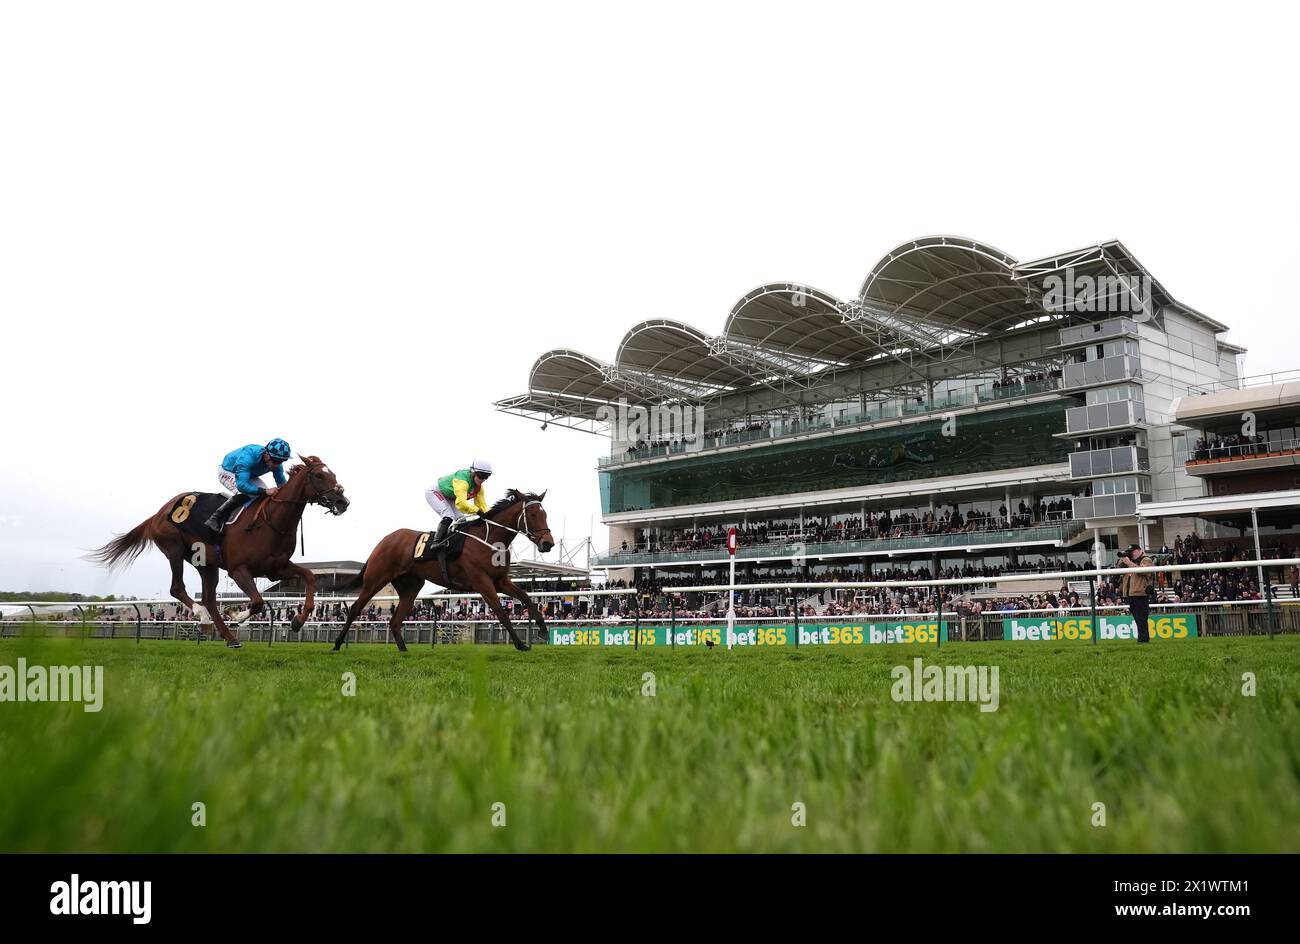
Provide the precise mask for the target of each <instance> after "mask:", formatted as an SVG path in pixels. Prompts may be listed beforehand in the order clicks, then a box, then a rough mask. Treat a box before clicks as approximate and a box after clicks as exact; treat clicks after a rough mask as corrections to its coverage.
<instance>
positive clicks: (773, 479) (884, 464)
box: [599, 402, 1069, 514]
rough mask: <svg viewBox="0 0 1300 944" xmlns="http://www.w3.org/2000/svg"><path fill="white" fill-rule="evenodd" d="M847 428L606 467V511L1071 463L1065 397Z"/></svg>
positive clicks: (603, 487) (603, 474)
mask: <svg viewBox="0 0 1300 944" xmlns="http://www.w3.org/2000/svg"><path fill="white" fill-rule="evenodd" d="M949 422H950V423H951V424H952V425H950V426H949V427H948V428H947V430H946V432H949V433H951V435H945V421H944V420H943V419H941V418H936V419H934V420H932V421H929V422H924V423H912V424H908V425H906V426H901V427H893V428H890V429H873V430H864V431H861V432H847V431H846V432H845V433H843V434H841V435H837V436H831V437H828V438H826V439H821V440H817V441H814V442H793V443H785V444H775V443H774V444H773V445H771V446H762V447H757V448H754V449H750V450H745V451H742V452H738V453H723V454H721V455H712V456H698V457H697V456H691V457H688V458H683V459H679V460H676V461H674V462H669V463H664V464H659V465H653V466H642V467H635V468H625V469H611V470H609V471H602V472H600V473H599V475H600V479H601V483H600V485H601V487H600V492H601V501H602V503H603V510H604V513H605V514H617V513H618V512H625V511H640V510H644V509H651V508H671V507H675V506H681V505H695V504H714V503H717V502H723V501H734V500H738V499H745V498H767V497H772V496H779V495H786V494H788V495H797V494H802V493H805V492H818V491H825V490H828V489H838V488H852V487H855V486H864V485H880V484H885V483H889V482H897V481H906V480H914V479H929V478H939V477H941V476H948V475H965V474H974V473H979V472H992V471H999V470H1003V469H1013V468H1018V467H1022V466H1027V465H1049V464H1055V463H1064V462H1066V461H1068V457H1069V444H1068V443H1067V442H1066V441H1064V440H1062V439H1057V438H1054V434H1056V433H1061V432H1064V431H1065V404H1064V403H1063V402H1056V403H1044V404H1035V405H1033V406H1026V407H1014V408H1009V409H1004V410H995V411H990V412H989V413H985V414H978V413H977V414H973V415H966V416H957V417H954V418H952V419H951V420H950V421H949Z"/></svg>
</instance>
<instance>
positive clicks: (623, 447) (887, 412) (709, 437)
mask: <svg viewBox="0 0 1300 944" xmlns="http://www.w3.org/2000/svg"><path fill="white" fill-rule="evenodd" d="M1061 385H1062V381H1061V378H1060V377H1048V378H1047V379H1045V380H1040V381H1035V382H1033V383H1022V384H1017V385H1014V386H1011V385H1008V386H1005V387H998V388H997V389H990V390H978V391H976V390H969V391H964V392H961V393H952V392H950V393H949V394H948V395H946V396H936V397H935V398H934V403H933V405H932V404H931V403H930V402H929V401H926V400H922V402H920V403H917V402H916V400H915V399H911V398H905V399H896V400H877V401H874V402H872V403H869V404H867V406H866V408H865V409H863V408H860V407H859V408H854V409H852V410H847V409H846V410H845V411H844V412H843V414H842V415H840V416H836V417H833V418H832V417H828V416H826V415H824V414H818V415H817V416H816V417H814V418H812V419H809V420H801V421H792V422H787V423H783V424H782V423H775V424H774V423H766V424H764V425H763V426H762V427H761V428H759V429H741V430H730V431H726V432H721V433H708V434H705V435H704V436H702V437H699V438H697V439H696V440H694V441H692V442H689V443H687V442H684V441H681V440H678V441H676V442H671V443H662V444H659V445H654V446H642V447H640V448H637V449H631V446H632V444H631V443H627V442H616V443H614V445H613V452H612V453H611V454H610V455H608V456H601V457H600V459H599V460H598V461H599V464H600V466H601V467H602V468H603V467H605V466H611V465H622V464H623V463H627V462H639V461H641V460H642V459H658V458H662V457H664V456H678V455H695V454H698V453H700V452H704V451H706V450H710V449H721V448H723V447H726V446H737V445H742V444H744V443H750V442H757V441H759V440H765V441H771V442H782V441H784V440H786V439H788V438H790V437H793V436H800V435H806V434H807V433H816V432H822V431H824V430H831V429H855V428H857V427H860V426H869V425H870V424H872V423H879V422H882V421H884V420H891V419H901V418H905V417H909V416H923V415H925V414H927V413H946V412H948V411H949V410H956V409H962V408H965V407H969V406H977V405H979V404H981V403H997V402H1000V401H1003V400H1013V399H1016V398H1017V397H1027V396H1033V395H1035V394H1039V393H1052V392H1054V391H1057V390H1060V389H1061Z"/></svg>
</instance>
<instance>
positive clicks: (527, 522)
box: [506, 488, 555, 554]
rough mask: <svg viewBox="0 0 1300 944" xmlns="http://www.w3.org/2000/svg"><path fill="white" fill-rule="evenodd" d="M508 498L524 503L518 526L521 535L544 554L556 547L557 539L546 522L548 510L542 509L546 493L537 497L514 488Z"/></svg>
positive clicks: (507, 495) (520, 511)
mask: <svg viewBox="0 0 1300 944" xmlns="http://www.w3.org/2000/svg"><path fill="white" fill-rule="evenodd" d="M506 497H507V498H511V499H514V500H515V501H518V502H522V503H523V507H522V508H521V509H520V510H519V523H518V524H517V525H516V527H517V528H518V530H519V533H520V534H522V535H523V536H524V537H526V538H528V540H530V541H532V542H533V544H535V545H537V549H538V550H539V551H541V552H542V553H543V554H545V553H546V552H547V551H549V550H550V549H551V548H553V547H555V537H554V535H552V534H551V526H550V525H549V524H547V522H546V509H545V508H543V507H542V499H544V498H545V497H546V493H545V492H542V493H541V494H540V495H537V494H534V493H532V492H520V491H516V490H515V489H513V488H512V489H511V490H510V491H509V492H507V493H506Z"/></svg>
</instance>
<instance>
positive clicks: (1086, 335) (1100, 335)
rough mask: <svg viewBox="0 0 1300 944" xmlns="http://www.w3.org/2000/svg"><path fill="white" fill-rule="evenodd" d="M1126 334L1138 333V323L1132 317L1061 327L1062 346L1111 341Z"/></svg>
mask: <svg viewBox="0 0 1300 944" xmlns="http://www.w3.org/2000/svg"><path fill="white" fill-rule="evenodd" d="M1126 334H1137V323H1136V322H1134V321H1133V320H1132V319H1131V318H1112V319H1111V320H1109V321H1099V322H1095V323H1094V324H1086V325H1079V326H1077V327H1073V328H1062V329H1061V347H1076V346H1078V345H1081V344H1096V343H1097V342H1099V341H1109V340H1110V339H1112V338H1118V337H1121V336H1123V335H1126Z"/></svg>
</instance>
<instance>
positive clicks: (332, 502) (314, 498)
mask: <svg viewBox="0 0 1300 944" xmlns="http://www.w3.org/2000/svg"><path fill="white" fill-rule="evenodd" d="M298 458H299V459H301V460H302V465H300V466H298V468H296V469H294V470H293V472H294V473H296V474H298V475H301V476H303V495H302V497H303V500H304V501H308V502H315V503H316V504H318V505H324V506H325V509H326V510H327V511H328V512H329V513H330V514H331V515H341V514H343V512H345V511H347V510H348V505H350V504H351V502H349V501H348V500H347V499H346V498H345V497H344V496H343V486H342V485H340V484H339V480H338V479H337V478H335V477H334V472H333V471H332V470H331V469H330V467H329V466H327V465H326V464H325V463H324V462H323V461H321V459H320V458H319V457H318V456H299V457H298Z"/></svg>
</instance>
